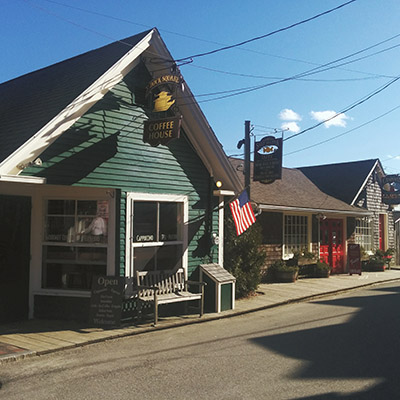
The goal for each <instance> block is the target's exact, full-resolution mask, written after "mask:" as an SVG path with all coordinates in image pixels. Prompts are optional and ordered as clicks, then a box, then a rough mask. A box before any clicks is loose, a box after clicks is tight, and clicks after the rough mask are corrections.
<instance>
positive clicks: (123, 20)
mask: <svg viewBox="0 0 400 400" xmlns="http://www.w3.org/2000/svg"><path fill="white" fill-rule="evenodd" d="M43 1H46V2H48V3H53V4H57V5H59V6H63V7H67V8H70V9H73V10H78V11H81V12H85V13H88V14H92V15H97V16H100V17H103V18H107V19H111V20H114V21H119V22H125V23H127V24H131V25H137V26H142V27H144V28H147V29H151V28H153V26H152V25H146V24H142V23H138V22H135V21H132V20H127V19H124V18H119V17H114V16H112V15H109V14H103V13H100V12H98V11H92V10H87V9H84V8H81V7H76V6H72V5H70V4H64V3H60V2H58V1H54V0H43ZM159 30H160V31H161V32H165V33H168V34H171V35H176V36H180V37H183V38H187V39H191V40H196V41H200V42H204V43H211V44H215V45H218V46H227V45H226V44H225V43H221V42H217V41H213V40H207V39H203V38H199V37H196V36H191V35H187V34H183V33H180V32H174V31H170V30H167V29H164V28H162V29H159ZM237 49H238V50H241V51H246V52H251V53H255V54H261V55H266V56H269V57H275V58H280V59H283V60H288V61H294V62H299V63H303V64H310V65H319V64H318V63H314V62H310V61H305V60H300V59H296V58H293V57H286V56H282V55H276V54H271V53H266V52H263V51H259V50H254V49H247V48H237ZM343 70H344V71H348V72H355V73H359V74H364V75H370V76H372V77H380V78H392V76H386V75H380V74H373V73H369V72H365V71H356V70H351V69H343Z"/></svg>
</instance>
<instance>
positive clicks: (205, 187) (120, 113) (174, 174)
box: [24, 64, 218, 274]
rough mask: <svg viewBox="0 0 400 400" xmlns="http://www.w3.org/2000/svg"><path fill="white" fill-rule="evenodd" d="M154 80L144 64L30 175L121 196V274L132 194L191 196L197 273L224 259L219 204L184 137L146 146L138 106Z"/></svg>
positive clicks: (191, 259)
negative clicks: (218, 236) (138, 94)
mask: <svg viewBox="0 0 400 400" xmlns="http://www.w3.org/2000/svg"><path fill="white" fill-rule="evenodd" d="M148 81H149V75H148V73H147V71H146V69H145V67H144V66H143V65H142V64H139V65H138V66H137V67H136V68H135V69H134V70H133V71H132V72H131V73H130V74H129V75H128V76H127V77H125V78H124V80H123V81H122V82H120V83H119V84H118V85H117V86H116V87H114V89H113V90H111V91H110V92H108V93H107V94H106V95H105V96H104V98H103V99H102V100H101V101H99V102H98V103H97V104H95V105H94V106H93V107H92V108H91V109H90V110H89V111H88V112H87V113H86V114H85V115H84V116H83V117H82V118H80V119H79V120H78V121H77V122H76V123H75V124H74V125H73V126H72V127H71V128H70V129H69V130H68V131H67V132H65V133H64V134H63V135H62V136H61V137H60V138H59V139H58V140H57V141H55V142H54V143H53V144H52V145H51V146H50V147H49V148H48V149H47V150H46V151H45V152H44V153H42V154H41V156H40V158H41V159H42V161H43V165H42V166H41V167H31V168H29V169H27V170H25V171H24V173H25V174H27V175H36V176H42V177H46V178H47V182H48V184H57V185H74V186H89V187H90V186H92V187H107V188H116V189H119V190H120V192H119V193H120V199H121V203H120V208H119V210H118V214H119V218H120V221H119V223H118V222H117V230H118V232H117V235H116V236H117V241H118V243H117V251H118V254H117V257H116V258H117V260H118V261H117V263H118V262H119V265H117V266H116V269H117V270H119V271H120V274H124V271H125V234H126V232H125V221H126V193H127V192H144V193H170V194H175V193H179V194H185V195H188V197H189V219H190V221H189V238H190V243H189V274H191V273H192V272H193V271H194V270H195V269H196V268H197V266H198V265H199V264H200V263H202V262H209V261H216V260H217V258H218V254H217V248H216V246H213V247H212V249H211V246H210V245H211V243H210V236H211V232H213V231H215V232H218V212H217V207H218V204H217V203H215V200H214V199H213V197H212V187H213V186H212V182H211V179H210V175H209V173H208V171H207V170H206V168H205V167H204V165H203V163H202V162H201V160H200V158H199V157H198V156H197V154H196V153H195V151H194V150H193V148H192V146H191V145H190V142H189V141H188V139H187V137H186V135H185V133H184V132H181V138H180V139H179V140H174V141H172V142H170V143H169V144H168V146H158V147H151V146H150V145H148V144H146V143H143V140H142V136H143V121H144V120H146V119H147V115H146V113H145V112H144V110H143V107H141V106H140V105H136V104H135V103H134V99H135V90H137V88H139V89H140V90H141V91H143V88H145V86H146V84H147V82H148ZM213 209H214V212H212V211H211V210H213ZM118 247H119V249H118ZM210 257H211V259H210Z"/></svg>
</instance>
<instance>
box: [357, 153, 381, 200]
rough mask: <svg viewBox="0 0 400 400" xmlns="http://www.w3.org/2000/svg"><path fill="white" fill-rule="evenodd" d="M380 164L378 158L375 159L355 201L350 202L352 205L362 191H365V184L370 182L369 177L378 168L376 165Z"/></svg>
mask: <svg viewBox="0 0 400 400" xmlns="http://www.w3.org/2000/svg"><path fill="white" fill-rule="evenodd" d="M377 164H378V160H376V161H375V164H374V166H373V167H372V168H371V171H369V174H368V175H367V177H366V178H365V180H364V183H363V184H362V185H361V187H360V189H359V190H358V192H357V194H356V196H355V197H354V199H353V201H352V202H351V203H350V205H352V206H354V203H355V202H356V200H357V198H358V196H359V195H360V193H361V192H362V191H363V189H364V187H365V185H366V184H367V182H368V179H369V177H370V176H371V174H372V172H373V171H374V169H375V168H376V165H377Z"/></svg>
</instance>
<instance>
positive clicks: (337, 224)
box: [320, 219, 344, 274]
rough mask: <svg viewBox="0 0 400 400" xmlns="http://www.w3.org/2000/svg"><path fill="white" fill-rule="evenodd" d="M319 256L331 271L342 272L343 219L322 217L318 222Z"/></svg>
mask: <svg viewBox="0 0 400 400" xmlns="http://www.w3.org/2000/svg"><path fill="white" fill-rule="evenodd" d="M320 230H321V244H320V258H321V260H322V261H324V262H325V263H327V264H329V265H330V266H331V268H332V273H334V274H340V273H343V272H344V246H343V220H341V219H324V220H322V221H321V224H320Z"/></svg>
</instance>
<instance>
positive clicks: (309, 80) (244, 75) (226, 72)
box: [190, 64, 393, 82]
mask: <svg viewBox="0 0 400 400" xmlns="http://www.w3.org/2000/svg"><path fill="white" fill-rule="evenodd" d="M190 66H191V67H192V68H198V69H204V70H205V71H210V72H217V73H220V74H224V75H232V76H240V77H243V78H255V79H277V80H281V79H283V78H281V77H276V76H265V75H254V74H243V73H238V72H231V71H224V70H220V69H215V68H209V67H204V66H201V65H194V64H191V65H190ZM380 78H393V76H386V75H373V76H367V77H363V78H342V79H312V78H310V79H306V78H297V79H296V80H299V81H308V82H353V81H365V80H371V79H380Z"/></svg>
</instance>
